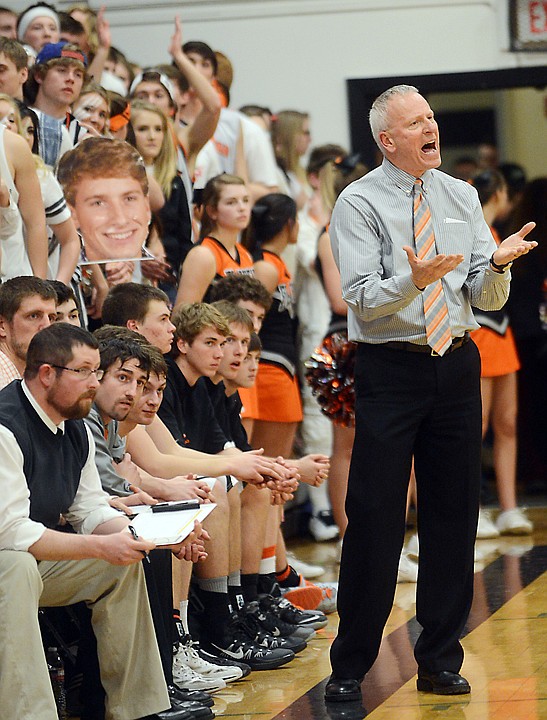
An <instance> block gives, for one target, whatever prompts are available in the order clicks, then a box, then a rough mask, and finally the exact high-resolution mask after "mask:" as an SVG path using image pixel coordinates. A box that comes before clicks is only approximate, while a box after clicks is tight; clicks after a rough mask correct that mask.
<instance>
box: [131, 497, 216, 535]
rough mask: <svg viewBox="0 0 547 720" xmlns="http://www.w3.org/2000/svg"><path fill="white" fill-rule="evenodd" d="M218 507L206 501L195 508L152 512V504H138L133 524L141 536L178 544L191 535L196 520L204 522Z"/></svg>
mask: <svg viewBox="0 0 547 720" xmlns="http://www.w3.org/2000/svg"><path fill="white" fill-rule="evenodd" d="M215 508H216V504H215V503H204V504H203V505H200V506H199V508H198V509H194V510H175V511H173V512H159V513H158V512H156V513H154V512H152V506H150V505H137V506H136V507H135V508H132V510H137V512H136V513H135V517H134V518H133V520H131V525H132V526H133V527H134V528H135V530H136V532H137V534H138V536H139V537H141V538H142V539H143V540H150V542H153V543H155V544H156V545H158V546H160V545H176V544H177V543H180V542H182V541H183V540H184V539H185V538H187V537H188V535H190V533H191V532H192V530H193V528H194V520H199V521H200V522H202V521H203V520H205V518H206V517H207V516H208V515H209V514H210V513H211V512H212V511H213V510H214V509H215Z"/></svg>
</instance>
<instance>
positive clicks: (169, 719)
mask: <svg viewBox="0 0 547 720" xmlns="http://www.w3.org/2000/svg"><path fill="white" fill-rule="evenodd" d="M141 720H194V716H193V715H192V713H191V712H188V711H187V710H180V709H178V708H174V707H171V708H169V710H162V712H159V713H154V714H153V715H146V717H143V718H141Z"/></svg>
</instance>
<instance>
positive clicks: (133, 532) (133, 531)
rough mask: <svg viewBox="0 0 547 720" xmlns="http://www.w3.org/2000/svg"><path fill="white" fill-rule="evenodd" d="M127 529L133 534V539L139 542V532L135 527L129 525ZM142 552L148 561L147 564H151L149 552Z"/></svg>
mask: <svg viewBox="0 0 547 720" xmlns="http://www.w3.org/2000/svg"><path fill="white" fill-rule="evenodd" d="M127 529H128V530H129V532H130V533H131V535H133V538H134V539H135V540H139V536H138V535H137V531H136V530H135V528H134V527H133V525H128V526H127ZM141 552H142V554H143V555H144V559H145V560H146V562H148V563H149V562H150V558H149V557H148V553H147V552H144V550H141Z"/></svg>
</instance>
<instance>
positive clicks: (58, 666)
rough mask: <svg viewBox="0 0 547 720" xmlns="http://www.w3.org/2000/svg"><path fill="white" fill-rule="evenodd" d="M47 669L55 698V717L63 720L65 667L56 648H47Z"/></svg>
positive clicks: (64, 711)
mask: <svg viewBox="0 0 547 720" xmlns="http://www.w3.org/2000/svg"><path fill="white" fill-rule="evenodd" d="M46 660H47V667H48V670H49V677H50V679H51V687H52V688H53V695H54V696H55V704H56V705H57V717H58V718H61V719H62V720H65V718H66V717H67V714H66V695H65V666H64V664H63V661H62V659H61V656H60V655H59V653H58V652H57V648H56V647H50V648H48V651H47V654H46Z"/></svg>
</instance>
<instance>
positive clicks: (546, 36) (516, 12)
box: [509, 0, 547, 52]
mask: <svg viewBox="0 0 547 720" xmlns="http://www.w3.org/2000/svg"><path fill="white" fill-rule="evenodd" d="M509 18H510V31H511V50H527V51H532V52H545V51H547V0H511V12H510V15H509Z"/></svg>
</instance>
